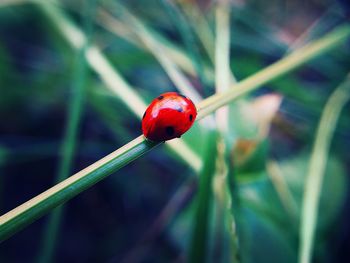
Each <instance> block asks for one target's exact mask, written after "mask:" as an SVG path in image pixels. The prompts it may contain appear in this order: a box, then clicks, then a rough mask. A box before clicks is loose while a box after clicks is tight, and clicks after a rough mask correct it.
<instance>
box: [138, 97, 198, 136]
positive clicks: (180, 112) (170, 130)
mask: <svg viewBox="0 0 350 263" xmlns="http://www.w3.org/2000/svg"><path fill="white" fill-rule="evenodd" d="M196 116H197V110H196V107H195V105H194V104H193V102H192V101H191V100H190V99H189V98H187V97H186V96H184V95H181V94H179V93H177V92H167V93H164V94H161V95H160V96H159V97H158V98H156V99H154V100H153V101H152V102H151V104H150V105H149V106H148V108H147V109H146V111H145V113H144V114H143V117H142V132H143V134H144V135H145V137H146V138H147V139H149V140H151V141H156V142H160V141H166V140H170V139H173V138H176V137H177V138H180V137H181V135H182V134H184V133H185V132H186V131H187V130H188V129H189V128H191V126H192V124H193V123H194V120H195V119H196Z"/></svg>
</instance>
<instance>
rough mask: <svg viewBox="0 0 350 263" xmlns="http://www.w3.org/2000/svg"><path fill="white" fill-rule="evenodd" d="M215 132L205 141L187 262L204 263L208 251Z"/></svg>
mask: <svg viewBox="0 0 350 263" xmlns="http://www.w3.org/2000/svg"><path fill="white" fill-rule="evenodd" d="M216 139H217V136H216V132H210V133H209V134H208V138H207V139H206V142H207V143H206V150H205V151H204V154H205V158H204V166H203V170H202V172H201V175H200V179H199V188H198V193H197V195H196V197H195V202H196V207H195V214H194V218H193V232H192V237H191V242H190V249H189V254H188V262H206V260H205V259H206V258H207V251H208V248H207V246H208V234H209V233H208V226H209V214H210V207H211V199H212V191H211V189H212V178H213V175H214V173H215V161H214V160H213V156H215V155H216Z"/></svg>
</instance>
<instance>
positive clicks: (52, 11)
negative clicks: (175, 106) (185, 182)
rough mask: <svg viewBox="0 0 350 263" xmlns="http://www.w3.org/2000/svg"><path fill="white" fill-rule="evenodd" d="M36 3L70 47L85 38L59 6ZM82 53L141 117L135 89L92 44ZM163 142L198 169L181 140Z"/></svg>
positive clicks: (198, 163) (194, 156)
mask: <svg viewBox="0 0 350 263" xmlns="http://www.w3.org/2000/svg"><path fill="white" fill-rule="evenodd" d="M38 6H39V7H41V9H42V10H43V11H44V13H45V14H47V15H48V17H49V18H51V20H52V21H53V22H54V24H55V25H56V26H57V28H58V29H59V31H60V32H61V33H62V35H63V36H64V37H65V38H66V40H67V41H68V42H69V44H71V45H72V46H73V47H74V48H81V46H82V45H83V44H84V43H85V42H86V36H85V35H84V34H83V33H82V32H81V31H80V30H79V29H78V28H77V27H76V26H75V25H74V24H73V23H72V22H71V21H70V20H69V19H68V18H67V17H66V16H65V15H64V14H63V13H62V12H61V11H60V10H59V9H57V8H56V7H55V6H54V5H52V4H49V3H43V4H40V5H38ZM85 54H86V60H87V62H88V64H89V66H90V67H91V69H93V70H94V71H95V72H96V73H97V74H98V75H99V76H100V78H101V80H102V81H103V82H104V83H105V85H106V88H108V89H110V90H111V91H112V92H113V93H114V94H116V95H117V96H118V97H120V98H121V100H122V101H123V102H124V103H125V105H126V106H127V107H128V108H129V109H130V110H131V111H132V112H133V113H134V114H135V115H136V116H137V117H138V118H139V119H141V118H142V115H143V112H144V110H145V109H146V107H147V105H146V103H145V102H144V101H143V100H142V99H141V97H140V96H139V95H138V94H137V92H136V91H135V90H134V89H133V88H132V87H130V86H129V84H128V83H127V82H126V81H125V80H124V78H123V77H122V76H121V75H120V74H119V72H118V71H116V70H115V69H114V68H113V66H112V65H111V63H110V62H109V61H108V60H107V59H106V57H105V56H104V55H103V54H102V53H101V51H100V50H99V49H98V48H97V47H96V46H94V45H91V46H90V47H89V48H88V49H87V51H86V52H85ZM166 145H167V147H169V148H170V149H171V150H172V151H173V152H174V153H176V154H177V155H178V156H179V157H180V158H182V160H184V161H185V162H186V163H187V164H189V165H190V166H191V167H192V168H193V169H194V170H195V171H199V170H200V167H201V165H202V163H201V159H200V158H199V157H198V155H197V154H196V153H194V152H193V151H192V150H191V149H190V148H189V146H188V145H187V144H186V143H185V142H184V141H183V140H178V141H177V142H176V143H168V144H166Z"/></svg>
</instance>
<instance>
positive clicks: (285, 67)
mask: <svg viewBox="0 0 350 263" xmlns="http://www.w3.org/2000/svg"><path fill="white" fill-rule="evenodd" d="M349 35H350V26H349V25H348V24H345V25H342V26H339V27H338V28H336V29H335V30H333V31H332V32H330V33H329V34H327V35H326V36H324V37H323V38H321V39H319V40H316V41H314V42H311V43H309V44H308V45H306V46H304V47H302V48H300V49H298V50H296V51H294V52H293V53H291V54H290V55H288V56H286V57H284V58H282V59H281V60H279V61H277V62H276V63H274V64H272V65H270V66H268V67H266V68H265V69H263V70H261V71H259V72H258V73H256V74H253V75H252V76H251V77H248V78H246V79H244V80H243V81H241V82H239V83H237V84H233V85H231V88H233V89H234V91H232V89H230V90H228V91H226V92H222V93H219V94H215V95H213V96H211V97H209V98H207V99H205V100H204V101H202V102H201V103H200V107H198V108H197V109H198V111H199V114H198V116H197V118H199V119H200V118H202V117H204V116H206V115H208V114H209V113H210V112H213V111H214V110H216V109H218V108H220V107H221V106H223V105H226V104H228V103H229V102H230V101H232V100H233V99H236V98H237V97H239V96H241V95H243V94H244V93H247V92H249V91H252V90H254V89H256V88H258V87H260V86H262V85H264V84H266V83H267V82H270V81H272V80H274V79H277V78H279V77H281V76H283V75H284V74H286V73H288V72H290V71H292V70H294V69H296V68H297V67H299V66H301V65H303V64H304V63H306V62H307V61H310V60H311V59H314V58H316V57H318V56H320V55H321V54H324V53H326V52H327V51H328V50H330V49H332V48H335V47H337V46H338V45H339V44H340V43H343V42H344V41H345V40H346V39H347V38H348V37H349Z"/></svg>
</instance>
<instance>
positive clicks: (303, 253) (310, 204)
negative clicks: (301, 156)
mask: <svg viewBox="0 0 350 263" xmlns="http://www.w3.org/2000/svg"><path fill="white" fill-rule="evenodd" d="M349 99H350V74H349V75H348V77H347V79H346V81H345V82H344V83H342V84H341V85H340V86H339V87H338V88H337V89H336V90H335V91H334V92H333V93H332V95H331V96H330V97H329V99H328V101H327V103H326V106H325V107H324V110H323V113H322V116H321V120H320V122H319V125H318V128H317V132H316V139H315V142H314V146H313V149H312V153H311V157H310V163H309V168H308V173H307V176H306V183H305V192H304V198H303V203H302V214H301V224H300V238H301V239H300V247H299V262H300V263H308V262H311V258H312V248H313V242H314V236H315V229H316V224H317V216H318V211H317V210H318V205H319V200H320V195H321V189H322V182H323V178H324V174H325V170H326V165H327V159H328V153H329V149H330V146H331V142H332V137H333V134H334V130H335V128H336V125H337V121H338V119H339V116H340V113H341V110H342V109H343V107H344V106H345V104H346V103H347V102H348V101H349Z"/></svg>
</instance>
